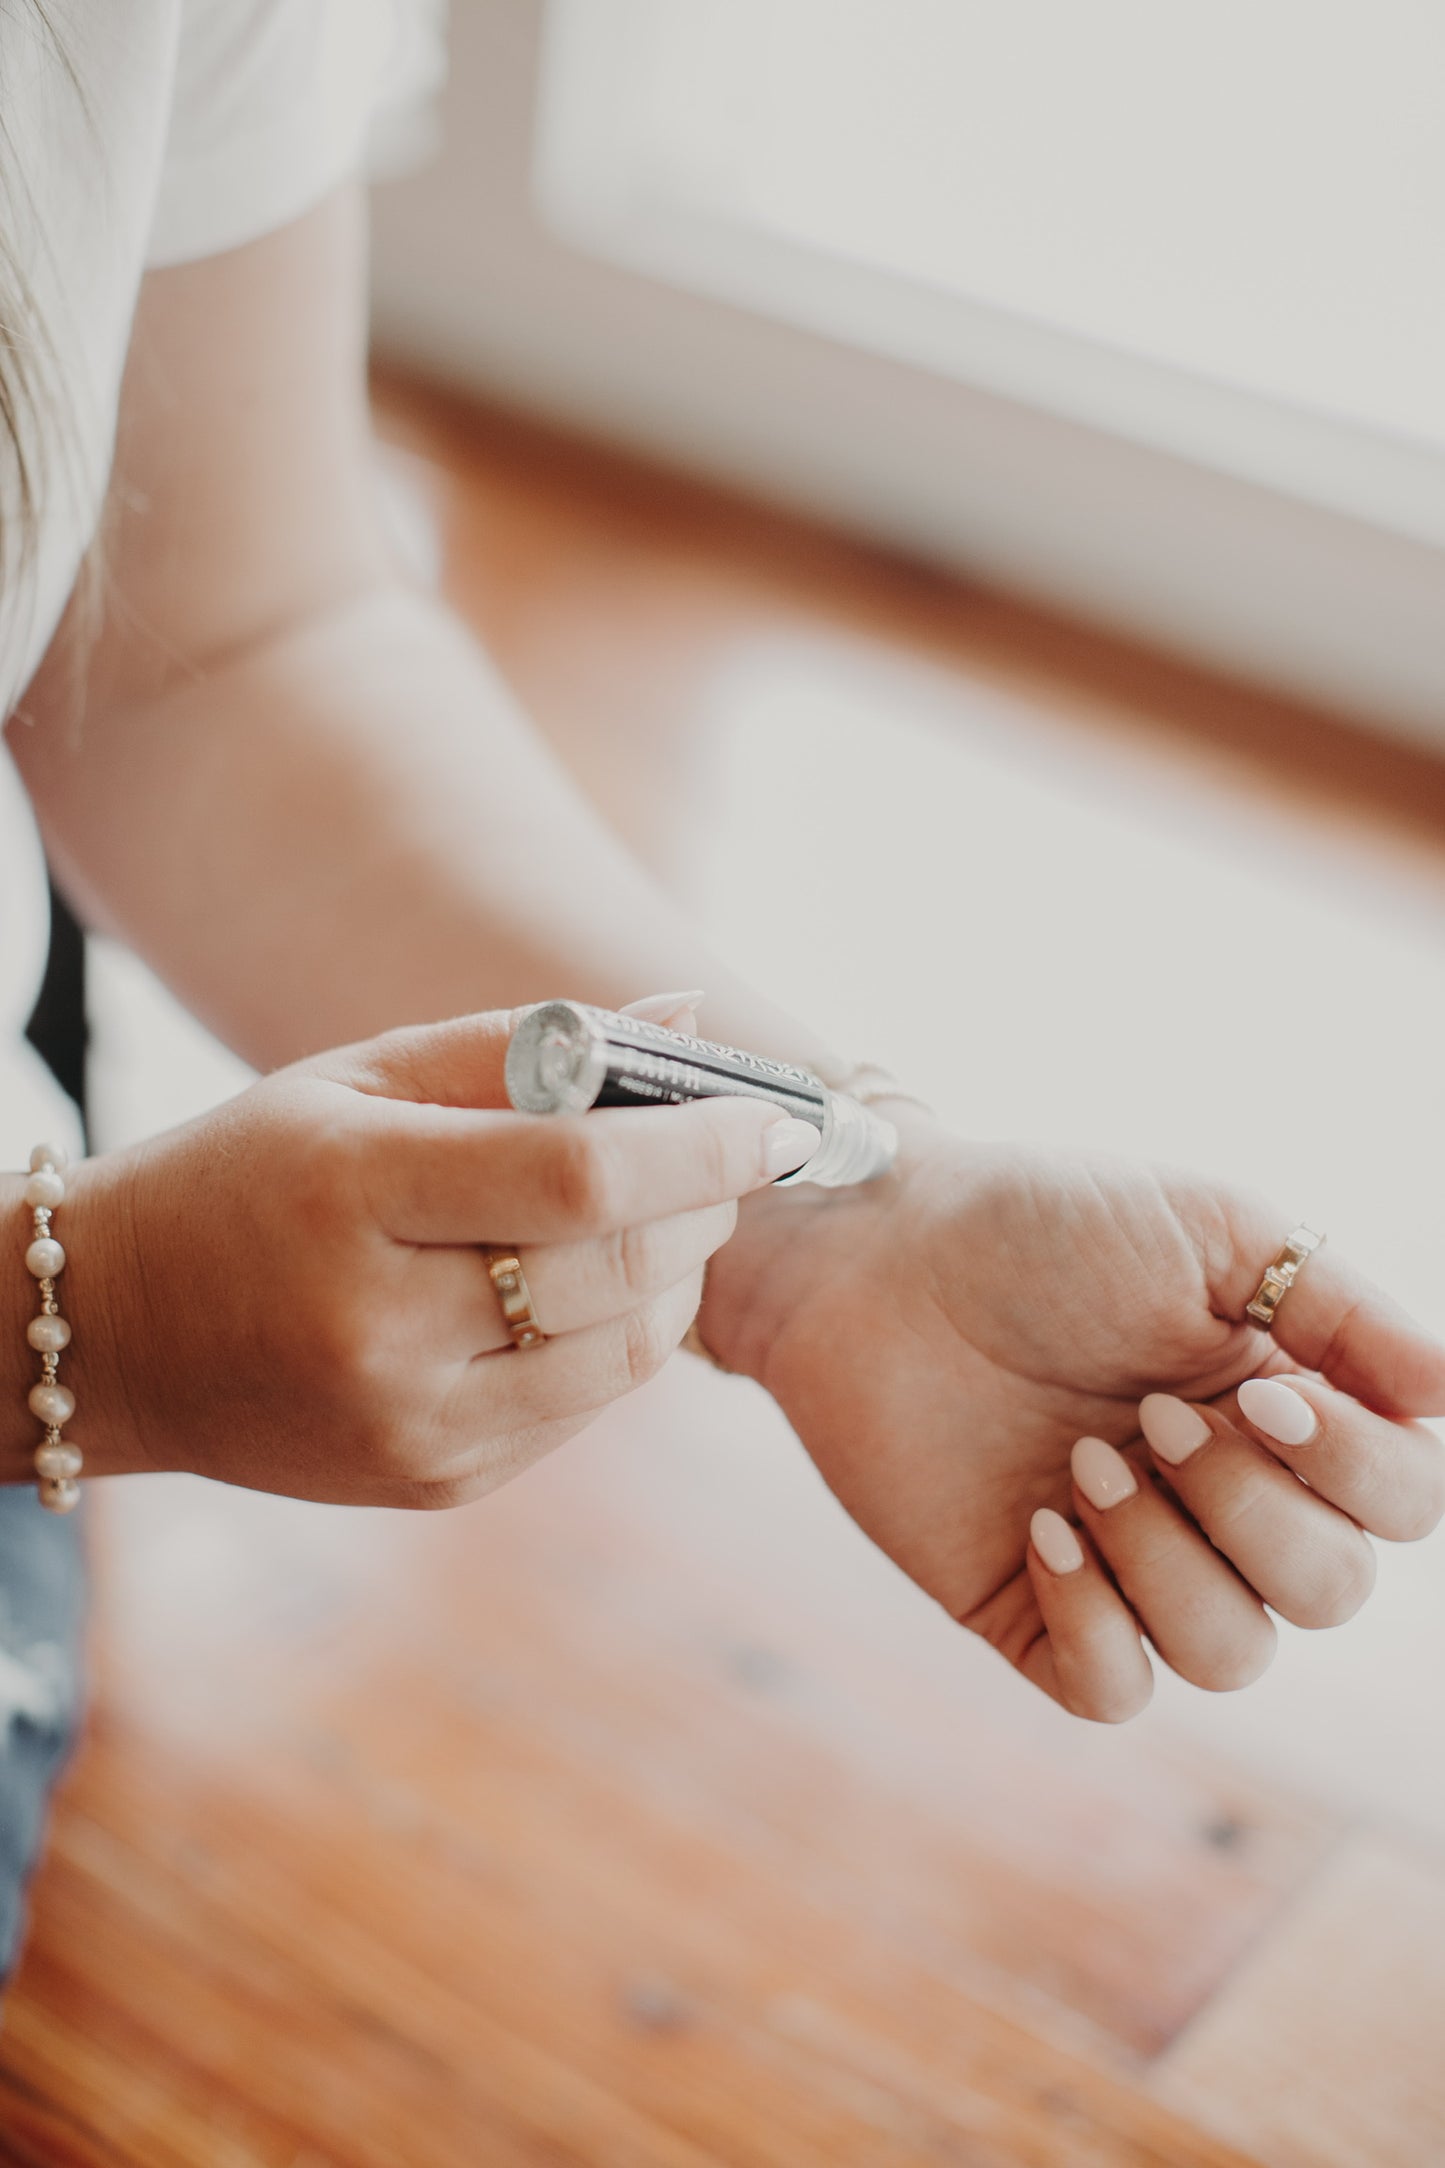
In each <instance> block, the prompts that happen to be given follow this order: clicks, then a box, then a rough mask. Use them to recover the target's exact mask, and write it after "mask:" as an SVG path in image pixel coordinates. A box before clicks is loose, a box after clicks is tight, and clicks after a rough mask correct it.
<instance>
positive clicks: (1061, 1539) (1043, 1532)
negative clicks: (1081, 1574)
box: [1029, 1506, 1084, 1573]
mask: <svg viewBox="0 0 1445 2168" xmlns="http://www.w3.org/2000/svg"><path fill="white" fill-rule="evenodd" d="M1029 1536H1030V1538H1031V1539H1032V1542H1033V1546H1034V1549H1035V1550H1036V1551H1037V1552H1038V1554H1039V1556H1040V1558H1041V1559H1042V1560H1043V1562H1044V1564H1045V1565H1046V1566H1047V1567H1048V1569H1049V1571H1050V1573H1077V1572H1078V1570H1079V1568H1080V1566H1082V1565H1083V1563H1084V1546H1083V1545H1082V1544H1081V1543H1080V1541H1079V1539H1078V1537H1077V1536H1076V1535H1075V1534H1074V1531H1073V1529H1072V1528H1070V1526H1069V1524H1068V1522H1067V1521H1066V1520H1065V1519H1064V1516H1063V1514H1062V1513H1055V1512H1054V1510H1053V1508H1052V1506H1040V1507H1039V1510H1038V1512H1037V1513H1036V1514H1035V1515H1034V1517H1033V1519H1032V1520H1031V1521H1030V1522H1029Z"/></svg>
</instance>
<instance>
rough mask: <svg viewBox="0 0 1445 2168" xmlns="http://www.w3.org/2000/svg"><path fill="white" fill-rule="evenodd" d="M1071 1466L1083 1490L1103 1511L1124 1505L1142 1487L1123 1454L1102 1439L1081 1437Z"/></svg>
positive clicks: (1091, 1503) (1072, 1456) (1092, 1502)
mask: <svg viewBox="0 0 1445 2168" xmlns="http://www.w3.org/2000/svg"><path fill="white" fill-rule="evenodd" d="M1069 1465H1070V1467H1071V1468H1072V1469H1073V1472H1074V1481H1075V1482H1076V1483H1077V1484H1078V1486H1079V1489H1080V1490H1081V1491H1082V1492H1083V1494H1084V1496H1085V1497H1086V1498H1087V1499H1088V1501H1089V1503H1090V1505H1091V1506H1097V1507H1098V1509H1099V1511H1100V1512H1101V1513H1105V1512H1107V1511H1108V1509H1109V1507H1110V1506H1117V1505H1122V1504H1123V1502H1124V1500H1125V1499H1126V1498H1132V1497H1133V1496H1134V1495H1135V1493H1136V1492H1137V1490H1138V1488H1139V1486H1138V1484H1137V1483H1136V1482H1135V1480H1134V1471H1133V1469H1132V1468H1131V1467H1130V1466H1129V1463H1128V1461H1127V1460H1125V1458H1124V1456H1123V1454H1122V1453H1116V1452H1115V1450H1114V1448H1113V1446H1112V1445H1106V1444H1105V1442H1104V1440H1103V1439H1102V1438H1080V1440H1079V1442H1078V1444H1077V1445H1076V1446H1075V1447H1074V1450H1073V1452H1072V1453H1071V1454H1070V1455H1069Z"/></svg>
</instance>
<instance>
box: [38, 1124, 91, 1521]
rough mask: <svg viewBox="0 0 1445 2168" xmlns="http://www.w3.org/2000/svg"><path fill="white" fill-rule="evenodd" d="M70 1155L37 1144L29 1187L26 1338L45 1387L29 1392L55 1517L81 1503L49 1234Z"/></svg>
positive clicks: (65, 1340) (55, 1257)
mask: <svg viewBox="0 0 1445 2168" xmlns="http://www.w3.org/2000/svg"><path fill="white" fill-rule="evenodd" d="M65 1163H66V1161H65V1153H64V1152H63V1151H62V1150H61V1148H60V1146H59V1145H58V1144H37V1145H36V1147H35V1149H34V1151H33V1152H32V1153H31V1154H30V1180H29V1181H28V1182H27V1183H26V1185H25V1202H26V1204H27V1205H28V1206H29V1208H30V1211H31V1214H32V1215H33V1218H32V1225H33V1229H34V1232H33V1236H32V1239H31V1242H30V1246H29V1248H28V1249H27V1250H26V1252H25V1263H26V1267H27V1269H28V1270H29V1271H30V1272H31V1273H32V1274H33V1275H34V1277H35V1278H36V1279H37V1280H38V1281H39V1282H40V1314H39V1316H38V1317H32V1318H31V1320H30V1323H29V1324H28V1325H27V1326H26V1328H25V1337H26V1339H27V1340H28V1341H29V1342H30V1345H31V1346H32V1347H33V1348H34V1349H35V1350H36V1352H37V1353H38V1354H39V1356H40V1383H39V1384H38V1385H33V1386H32V1387H31V1389H30V1412H31V1414H32V1415H35V1416H38V1417H39V1419H40V1421H41V1422H42V1423H43V1424H44V1425H45V1437H44V1439H43V1440H42V1442H41V1443H40V1444H39V1445H38V1446H37V1447H36V1448H35V1473H36V1475H37V1476H38V1477H39V1478H40V1503H41V1504H42V1505H43V1506H44V1507H46V1508H47V1510H48V1511H49V1512H51V1513H69V1512H70V1511H71V1509H72V1508H73V1507H74V1506H76V1505H78V1504H79V1502H80V1485H79V1484H78V1483H77V1482H76V1480H75V1478H76V1477H77V1476H78V1475H79V1474H80V1468H81V1460H80V1448H79V1447H78V1446H74V1445H67V1444H66V1442H65V1440H64V1439H63V1438H62V1437H61V1435H60V1432H61V1428H62V1426H63V1425H64V1424H66V1423H68V1422H69V1421H70V1418H71V1416H72V1415H74V1413H75V1395H74V1393H72V1392H71V1391H70V1389H69V1388H68V1387H67V1386H64V1385H61V1384H59V1383H57V1380H56V1371H57V1370H58V1369H59V1367H60V1354H61V1350H62V1348H66V1347H68V1346H69V1345H70V1327H69V1325H67V1324H66V1322H65V1319H64V1318H63V1317H62V1316H61V1314H60V1305H59V1303H58V1302H57V1301H56V1299H55V1283H56V1280H57V1279H58V1278H59V1277H60V1274H61V1273H62V1272H63V1271H64V1270H65V1252H64V1250H63V1249H62V1248H61V1246H60V1244H59V1243H58V1242H57V1241H56V1239H55V1237H54V1235H52V1233H51V1232H50V1217H51V1214H52V1213H53V1212H54V1210H55V1207H56V1206H57V1205H58V1204H61V1203H63V1201H64V1198H65V1184H64V1182H63V1181H62V1180H61V1178H60V1170H61V1168H62V1167H63V1166H64V1165H65Z"/></svg>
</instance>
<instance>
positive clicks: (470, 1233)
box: [362, 1097, 819, 1244]
mask: <svg viewBox="0 0 1445 2168" xmlns="http://www.w3.org/2000/svg"><path fill="white" fill-rule="evenodd" d="M371 1104H372V1108H373V1110H374V1111H373V1112H372V1115H371V1118H370V1123H369V1131H368V1133H367V1135H366V1136H365V1137H364V1139H363V1146H362V1150H363V1180H364V1182H365V1185H366V1192H367V1200H368V1203H369V1205H370V1207H371V1210H372V1212H373V1213H374V1215H375V1217H376V1219H377V1221H378V1223H379V1224H380V1226H381V1227H382V1228H383V1229H384V1230H385V1232H386V1233H387V1234H389V1235H391V1236H392V1237H393V1238H394V1239H395V1240H396V1241H399V1242H448V1243H458V1242H492V1243H501V1242H509V1243H513V1244H516V1243H524V1242H526V1243H533V1242H580V1241H584V1240H586V1239H587V1238H589V1237H590V1236H593V1235H602V1234H611V1233H613V1232H615V1230H616V1229H618V1228H620V1227H635V1226H638V1225H639V1224H640V1223H641V1222H642V1221H643V1220H651V1219H666V1218H669V1217H670V1216H671V1215H672V1214H674V1213H676V1212H695V1211H698V1210H700V1209H701V1208H702V1207H703V1206H705V1205H710V1204H723V1203H725V1202H727V1201H728V1200H729V1199H734V1198H738V1197H742V1196H745V1195H746V1194H747V1193H748V1191H749V1190H754V1189H757V1188H759V1187H760V1186H761V1185H763V1184H764V1183H767V1182H772V1181H776V1180H777V1178H778V1176H779V1175H781V1174H785V1173H788V1172H789V1171H791V1169H792V1168H794V1167H800V1166H801V1165H802V1164H803V1162H804V1161H805V1160H806V1159H807V1158H809V1157H810V1156H811V1154H812V1152H813V1151H815V1150H816V1149H817V1146H818V1143H819V1132H818V1131H817V1130H816V1129H815V1128H814V1127H813V1125H812V1124H811V1123H810V1122H802V1121H795V1120H793V1119H791V1118H790V1117H789V1116H787V1115H785V1114H783V1113H781V1112H780V1111H779V1109H778V1108H777V1107H776V1106H774V1105H773V1104H772V1102H771V1101H769V1100H765V1099H743V1098H732V1097H726V1098H723V1097H719V1098H715V1099H698V1100H694V1101H693V1102H691V1103H690V1104H689V1105H687V1106H681V1107H603V1108H600V1109H597V1110H594V1111H593V1112H592V1113H590V1114H579V1115H549V1114H512V1113H505V1114H498V1113H488V1112H480V1113H477V1112H472V1111H470V1110H467V1109H462V1108H459V1107H443V1106H407V1105H403V1104H400V1103H398V1102H395V1101H383V1100H377V1101H373V1102H372V1103H371Z"/></svg>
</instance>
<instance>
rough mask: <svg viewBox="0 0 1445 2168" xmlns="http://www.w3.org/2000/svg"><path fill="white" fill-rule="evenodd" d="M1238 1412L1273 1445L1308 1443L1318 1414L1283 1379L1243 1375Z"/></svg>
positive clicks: (1316, 1423)
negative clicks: (1246, 1376)
mask: <svg viewBox="0 0 1445 2168" xmlns="http://www.w3.org/2000/svg"><path fill="white" fill-rule="evenodd" d="M1235 1397H1236V1398H1237V1399H1238V1401H1239V1412H1240V1414H1241V1415H1243V1416H1244V1418H1245V1420H1246V1421H1247V1422H1250V1423H1253V1425H1254V1427H1255V1429H1256V1430H1258V1431H1262V1432H1263V1433H1264V1435H1265V1437H1266V1438H1273V1439H1274V1441H1275V1444H1276V1445H1308V1444H1309V1442H1310V1439H1311V1438H1312V1437H1313V1436H1314V1434H1315V1432H1316V1431H1317V1430H1318V1429H1319V1427H1320V1422H1319V1417H1318V1416H1317V1415H1316V1414H1315V1411H1314V1409H1313V1408H1312V1407H1311V1406H1310V1404H1309V1402H1308V1401H1307V1400H1306V1399H1305V1396H1304V1394H1303V1393H1297V1392H1296V1391H1295V1390H1294V1388H1293V1387H1292V1386H1289V1385H1286V1384H1285V1382H1284V1379H1283V1378H1246V1379H1245V1381H1244V1383H1243V1384H1242V1385H1241V1386H1240V1388H1239V1391H1238V1393H1237V1395H1236V1396H1235Z"/></svg>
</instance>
